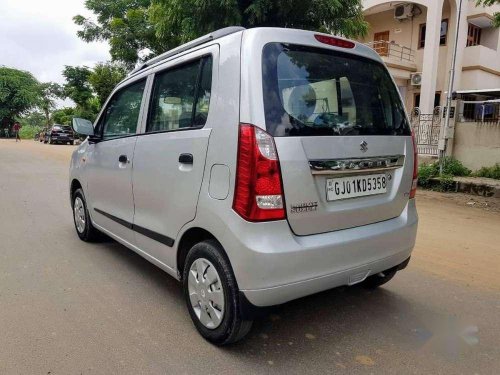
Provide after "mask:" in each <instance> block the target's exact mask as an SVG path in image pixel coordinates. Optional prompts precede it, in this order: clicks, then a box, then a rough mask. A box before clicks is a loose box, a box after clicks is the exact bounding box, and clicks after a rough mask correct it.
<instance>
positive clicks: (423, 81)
mask: <svg viewBox="0 0 500 375" xmlns="http://www.w3.org/2000/svg"><path fill="white" fill-rule="evenodd" d="M460 2H462V5H461V13H460V16H459V5H460ZM363 8H364V14H365V19H366V21H367V22H368V23H369V24H370V29H369V32H368V35H367V36H366V37H365V38H364V39H361V40H360V41H362V42H363V43H366V44H368V45H370V46H372V48H374V49H375V50H376V51H377V52H378V53H379V54H380V55H381V56H382V59H383V60H384V61H385V63H386V64H387V66H388V67H389V70H390V71H391V74H392V75H393V77H394V79H395V81H396V83H397V85H398V87H399V90H400V92H401V95H402V97H403V99H404V102H405V105H406V108H407V109H408V110H411V109H413V108H414V107H418V108H420V111H421V113H432V112H433V109H434V108H435V107H436V106H439V105H444V104H445V102H446V92H447V91H448V80H449V70H450V67H451V64H452V58H453V45H454V40H455V36H456V35H457V33H456V25H457V18H458V17H460V20H459V28H458V49H457V60H456V74H455V85H454V90H455V91H457V92H459V93H462V94H468V95H469V97H470V96H471V95H472V96H475V97H478V98H481V100H482V98H485V99H486V98H494V97H500V38H499V33H500V32H499V29H497V28H494V27H492V20H493V14H494V13H495V12H500V5H494V6H491V7H478V6H476V3H475V1H474V0H462V1H460V0H414V1H408V2H406V1H403V2H402V1H384V0H364V1H363Z"/></svg>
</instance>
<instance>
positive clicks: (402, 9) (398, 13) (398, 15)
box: [394, 4, 413, 21]
mask: <svg viewBox="0 0 500 375" xmlns="http://www.w3.org/2000/svg"><path fill="white" fill-rule="evenodd" d="M412 17H413V4H401V5H398V6H396V7H395V8H394V18H395V19H397V20H401V21H402V20H406V19H408V18H412Z"/></svg>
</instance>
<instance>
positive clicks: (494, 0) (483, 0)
mask: <svg viewBox="0 0 500 375" xmlns="http://www.w3.org/2000/svg"><path fill="white" fill-rule="evenodd" d="M476 4H477V5H482V6H484V7H489V6H492V5H494V4H500V0H477V1H476ZM494 17H495V18H494V20H493V26H495V27H500V12H495V14H494Z"/></svg>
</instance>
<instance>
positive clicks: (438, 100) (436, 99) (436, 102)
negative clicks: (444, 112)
mask: <svg viewBox="0 0 500 375" xmlns="http://www.w3.org/2000/svg"><path fill="white" fill-rule="evenodd" d="M413 102H414V107H416V108H418V107H420V94H415V100H414V101H413ZM440 104H441V92H440V91H437V92H436V94H435V95H434V108H435V107H439V106H440Z"/></svg>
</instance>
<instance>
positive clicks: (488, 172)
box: [474, 163, 500, 180]
mask: <svg viewBox="0 0 500 375" xmlns="http://www.w3.org/2000/svg"><path fill="white" fill-rule="evenodd" d="M474 176H476V177H487V178H494V179H496V180H500V164H499V163H496V164H495V165H493V166H491V167H483V168H481V169H480V170H478V171H476V172H475V173H474Z"/></svg>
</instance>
